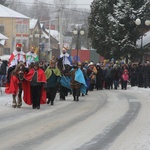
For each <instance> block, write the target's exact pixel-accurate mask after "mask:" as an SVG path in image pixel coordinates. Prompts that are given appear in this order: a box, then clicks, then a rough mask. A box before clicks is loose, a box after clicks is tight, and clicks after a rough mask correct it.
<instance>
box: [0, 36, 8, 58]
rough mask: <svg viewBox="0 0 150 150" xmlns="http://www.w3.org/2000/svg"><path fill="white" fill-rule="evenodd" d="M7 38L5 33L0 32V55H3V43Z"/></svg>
mask: <svg viewBox="0 0 150 150" xmlns="http://www.w3.org/2000/svg"><path fill="white" fill-rule="evenodd" d="M7 39H8V38H7V37H6V36H5V35H3V34H1V33H0V56H2V55H3V53H4V52H3V51H4V45H5V41H6V40H7Z"/></svg>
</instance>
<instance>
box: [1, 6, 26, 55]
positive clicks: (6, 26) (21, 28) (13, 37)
mask: <svg viewBox="0 0 150 150" xmlns="http://www.w3.org/2000/svg"><path fill="white" fill-rule="evenodd" d="M0 33H1V34H3V35H5V36H7V37H8V40H7V41H6V43H5V45H4V51H3V53H4V54H10V53H11V52H13V50H14V49H15V45H16V43H18V42H19V43H22V45H23V51H24V52H27V50H28V44H29V17H27V16H25V15H22V14H20V13H18V12H16V11H14V10H12V9H9V8H8V7H5V6H3V5H0Z"/></svg>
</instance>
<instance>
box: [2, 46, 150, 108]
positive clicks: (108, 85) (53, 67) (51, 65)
mask: <svg viewBox="0 0 150 150" xmlns="http://www.w3.org/2000/svg"><path fill="white" fill-rule="evenodd" d="M7 65H8V69H7V73H5V75H6V74H7V80H6V85H5V93H6V94H12V96H13V103H12V106H13V107H14V108H15V107H21V105H22V100H24V102H25V103H26V104H28V105H32V108H33V109H40V104H48V105H54V100H55V98H56V94H57V93H59V95H60V100H61V101H62V100H66V97H67V96H68V94H71V95H72V99H73V101H79V99H80V97H81V96H86V95H88V94H89V92H92V91H93V90H97V91H98V90H103V89H106V90H110V89H114V90H117V89H118V88H119V87H120V89H122V90H127V89H128V84H130V85H131V86H138V87H144V88H148V87H150V63H149V62H148V61H147V62H145V63H144V64H141V63H128V64H125V63H124V62H118V61H109V62H107V63H105V62H97V63H94V62H93V61H84V62H73V60H72V59H71V56H70V54H69V53H67V49H66V48H65V47H63V49H62V53H61V54H60V56H59V57H58V58H57V59H54V58H52V60H49V62H48V63H47V64H42V63H40V62H39V59H38V56H37V54H36V53H35V48H34V47H32V48H31V49H30V51H29V52H28V53H26V54H25V53H24V52H23V51H22V45H21V44H20V43H17V44H16V49H15V50H14V52H13V53H12V54H11V56H10V59H9V61H8V64H7ZM5 70H6V69H5ZM5 72H6V71H5ZM22 74H23V79H21V78H20V77H21V75H22ZM1 78H2V76H1ZM19 91H20V93H19ZM22 91H23V95H22ZM18 93H19V95H18V97H17V94H18ZM20 95H21V96H20ZM17 98H18V101H16V99H17Z"/></svg>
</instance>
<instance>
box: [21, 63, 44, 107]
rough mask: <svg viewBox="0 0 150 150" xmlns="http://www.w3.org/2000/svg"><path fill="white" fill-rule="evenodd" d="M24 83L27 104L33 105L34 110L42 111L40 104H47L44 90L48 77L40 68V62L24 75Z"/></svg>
mask: <svg viewBox="0 0 150 150" xmlns="http://www.w3.org/2000/svg"><path fill="white" fill-rule="evenodd" d="M24 78H25V82H23V91H24V96H23V100H24V101H25V103H26V104H28V105H32V108H33V109H36V108H37V109H40V104H45V103H46V91H45V90H44V88H43V85H44V83H46V75H45V73H44V71H43V70H42V69H41V68H40V67H39V62H35V63H34V66H33V68H31V69H30V70H29V72H28V73H27V74H25V75H24Z"/></svg>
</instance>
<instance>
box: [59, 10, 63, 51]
mask: <svg viewBox="0 0 150 150" xmlns="http://www.w3.org/2000/svg"><path fill="white" fill-rule="evenodd" d="M59 34H60V35H59V42H60V43H59V48H60V54H61V52H62V48H63V37H62V8H60V9H59Z"/></svg>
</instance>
